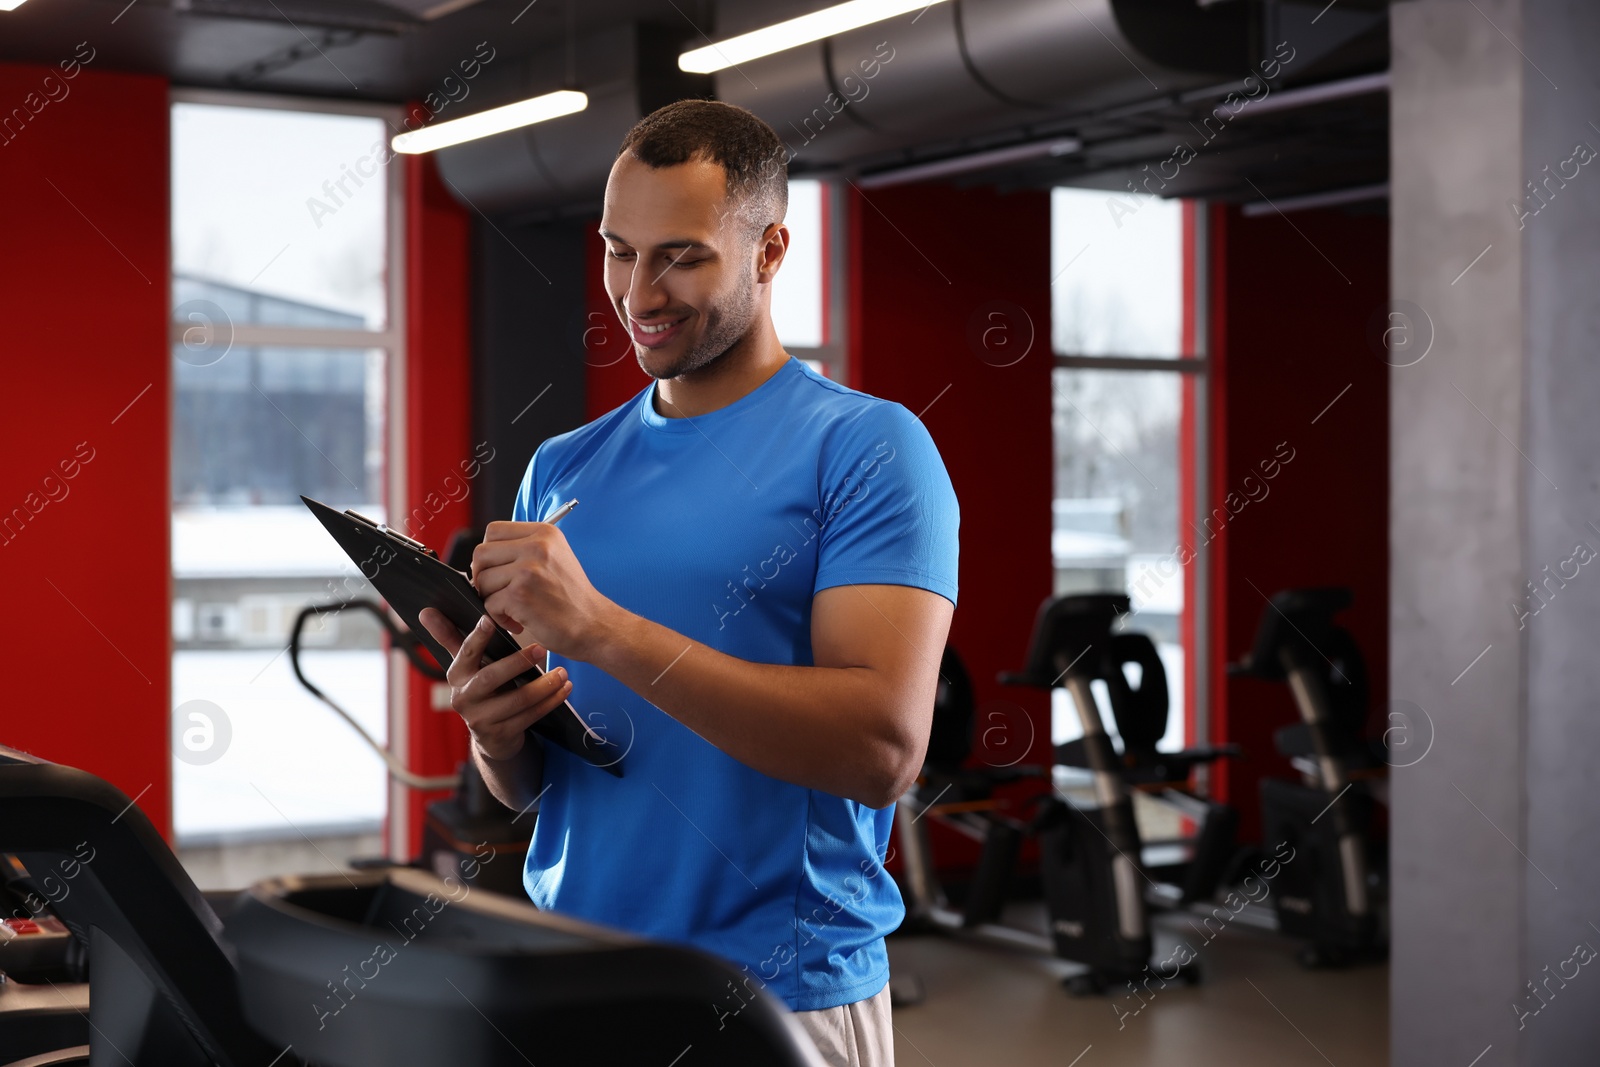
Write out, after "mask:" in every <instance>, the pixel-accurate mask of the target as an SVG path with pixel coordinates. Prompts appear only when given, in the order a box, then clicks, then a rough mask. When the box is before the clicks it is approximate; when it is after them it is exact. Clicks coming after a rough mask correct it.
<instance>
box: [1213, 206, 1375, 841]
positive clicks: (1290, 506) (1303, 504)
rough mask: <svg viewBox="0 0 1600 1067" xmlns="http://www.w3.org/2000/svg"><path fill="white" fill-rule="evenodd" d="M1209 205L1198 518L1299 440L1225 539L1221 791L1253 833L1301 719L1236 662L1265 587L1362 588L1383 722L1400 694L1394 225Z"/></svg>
mask: <svg viewBox="0 0 1600 1067" xmlns="http://www.w3.org/2000/svg"><path fill="white" fill-rule="evenodd" d="M1210 211H1211V244H1210V257H1211V268H1210V280H1211V305H1210V307H1211V321H1210V324H1209V328H1210V352H1211V359H1212V362H1211V368H1212V370H1211V381H1210V386H1211V388H1210V397H1211V407H1210V410H1209V415H1210V419H1211V433H1212V445H1211V466H1210V475H1211V477H1210V498H1211V499H1210V501H1209V504H1205V505H1202V506H1201V507H1200V509H1199V511H1200V516H1199V517H1198V518H1199V520H1200V521H1201V522H1202V523H1203V522H1204V519H1205V515H1206V514H1207V513H1208V512H1210V511H1211V509H1214V508H1218V507H1225V506H1226V504H1227V494H1229V493H1242V490H1241V485H1242V482H1243V479H1244V478H1245V477H1246V476H1247V475H1250V474H1257V476H1259V473H1260V472H1259V466H1258V465H1259V464H1260V463H1261V462H1262V461H1263V460H1270V459H1272V457H1273V454H1274V451H1275V450H1276V449H1277V448H1278V447H1279V444H1280V442H1286V443H1287V448H1288V449H1293V450H1294V458H1293V459H1292V460H1291V461H1290V462H1289V463H1288V464H1286V465H1284V466H1283V467H1282V469H1281V470H1280V471H1279V472H1278V474H1277V477H1275V478H1274V479H1272V480H1271V481H1270V482H1268V483H1266V484H1267V486H1268V487H1269V491H1268V493H1267V495H1266V496H1265V497H1264V498H1262V499H1261V500H1259V501H1257V502H1251V503H1248V504H1245V505H1244V506H1243V507H1242V508H1240V507H1239V505H1238V503H1237V500H1238V498H1237V497H1236V498H1235V502H1234V507H1235V508H1236V509H1237V510H1238V514H1237V515H1235V516H1233V517H1231V518H1230V519H1228V521H1227V522H1226V523H1224V524H1222V525H1221V532H1220V533H1219V534H1217V536H1216V537H1215V539H1214V540H1213V541H1212V544H1211V549H1212V556H1211V560H1212V569H1211V575H1210V577H1211V583H1212V584H1211V588H1212V600H1211V605H1210V618H1209V625H1210V628H1211V633H1212V635H1213V637H1212V639H1213V642H1214V647H1215V661H1214V662H1213V665H1212V672H1211V683H1210V684H1211V694H1212V722H1213V726H1214V735H1213V736H1214V738H1215V739H1216V740H1226V741H1235V742H1238V743H1239V744H1240V745H1242V746H1243V748H1244V753H1245V754H1244V758H1243V759H1241V760H1237V761H1234V762H1233V763H1232V764H1226V763H1225V764H1223V765H1222V768H1223V769H1222V770H1221V772H1220V775H1219V781H1218V788H1219V792H1220V794H1221V796H1222V798H1223V799H1226V800H1228V801H1229V802H1230V803H1233V804H1235V805H1237V806H1238V807H1239V809H1240V814H1241V826H1240V835H1241V838H1242V839H1244V840H1251V839H1254V838H1256V837H1258V836H1259V834H1260V813H1259V803H1258V786H1257V784H1256V782H1257V780H1258V779H1259V778H1261V777H1262V776H1264V775H1271V776H1280V777H1295V776H1296V775H1295V772H1294V771H1293V770H1292V769H1291V768H1290V766H1289V764H1288V761H1287V760H1285V759H1283V758H1282V757H1281V756H1279V755H1278V754H1277V750H1276V749H1275V748H1274V747H1273V743H1272V734H1273V731H1274V730H1276V729H1277V728H1278V727H1280V726H1284V725H1287V724H1288V723H1290V722H1293V721H1295V719H1296V714H1295V710H1294V704H1293V701H1292V699H1291V697H1290V694H1289V689H1288V687H1287V686H1285V685H1281V684H1273V683H1269V682H1262V681H1257V680H1254V679H1248V678H1242V679H1240V678H1235V679H1230V678H1228V677H1227V676H1226V674H1225V672H1224V669H1223V668H1224V665H1225V664H1226V663H1227V662H1228V661H1229V660H1237V659H1239V658H1240V657H1241V656H1243V654H1244V653H1245V652H1246V651H1247V650H1248V648H1249V647H1250V643H1251V641H1252V640H1253V638H1254V636H1255V631H1256V627H1257V624H1258V623H1259V622H1260V619H1261V614H1262V612H1263V611H1266V610H1268V608H1267V602H1266V600H1265V599H1264V596H1271V595H1272V594H1274V593H1275V592H1277V591H1278V590H1280V589H1286V588H1291V587H1294V586H1311V585H1347V586H1350V587H1351V588H1352V589H1353V590H1354V593H1355V601H1354V606H1353V607H1352V608H1351V609H1350V610H1349V611H1347V612H1345V613H1344V614H1343V615H1342V616H1340V618H1339V621H1340V622H1341V623H1342V624H1343V625H1344V626H1345V627H1346V628H1347V629H1349V630H1350V631H1351V632H1352V633H1353V634H1354V635H1355V638H1356V641H1357V642H1358V644H1359V645H1360V646H1361V650H1362V652H1363V653H1364V654H1365V657H1366V661H1367V672H1368V674H1369V676H1370V679H1371V684H1372V706H1373V708H1374V709H1375V711H1374V716H1375V717H1377V718H1379V719H1381V711H1380V710H1376V709H1381V708H1382V707H1383V704H1384V702H1385V700H1386V699H1387V679H1388V676H1389V661H1388V648H1389V632H1388V610H1389V609H1388V597H1389V587H1388V575H1389V561H1388V536H1389V533H1388V531H1389V512H1388V501H1389V435H1388V418H1389V384H1388V383H1389V379H1388V366H1387V364H1385V363H1384V362H1382V361H1381V360H1380V359H1379V358H1377V355H1376V354H1375V353H1374V351H1373V350H1372V349H1371V347H1369V344H1368V339H1367V336H1366V335H1367V330H1368V324H1369V322H1370V321H1371V320H1372V319H1373V317H1374V316H1378V317H1379V318H1380V319H1381V316H1382V313H1383V310H1384V308H1385V306H1386V302H1387V301H1388V296H1389V275H1388V263H1389V251H1388V250H1389V245H1388V240H1389V220H1388V219H1387V217H1384V216H1381V215H1369V216H1353V215H1350V214H1347V213H1346V212H1344V211H1343V210H1341V209H1338V208H1333V209H1325V210H1320V211H1300V212H1296V213H1294V215H1293V216H1292V219H1293V225H1292V226H1291V225H1290V222H1289V219H1288V218H1285V217H1283V216H1280V215H1277V214H1271V215H1263V216H1259V217H1257V218H1245V217H1244V216H1243V215H1241V214H1240V213H1239V211H1238V210H1237V209H1236V208H1230V207H1227V206H1224V205H1214V206H1212V207H1211V208H1210ZM1330 261H1331V262H1330ZM1347 385H1348V386H1350V388H1349V390H1348V391H1347V392H1345V393H1344V395H1343V396H1342V397H1340V396H1339V393H1340V391H1341V390H1344V389H1345V386H1347ZM1335 397H1339V399H1338V401H1337V402H1336V403H1333V406H1332V407H1328V405H1329V404H1330V402H1333V401H1334V398H1335ZM1324 409H1326V410H1324ZM1313 420H1315V422H1313ZM1255 492H1256V493H1257V495H1259V494H1260V490H1259V489H1256V490H1255ZM1211 529H1213V530H1215V529H1217V523H1215V522H1213V524H1212V527H1211ZM1258 590H1259V591H1258Z"/></svg>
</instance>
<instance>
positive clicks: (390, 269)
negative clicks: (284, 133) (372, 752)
mask: <svg viewBox="0 0 1600 1067" xmlns="http://www.w3.org/2000/svg"><path fill="white" fill-rule="evenodd" d="M178 104H205V105H210V106H215V107H250V108H260V109H263V110H271V111H304V112H312V113H317V114H332V115H357V116H361V117H364V118H376V119H380V120H382V122H383V123H384V125H385V126H386V127H387V128H388V131H389V134H390V136H392V135H393V134H394V133H395V132H396V131H398V130H400V129H401V128H402V123H403V122H404V120H405V117H406V109H405V108H404V107H402V106H400V105H398V104H378V103H370V102H366V101H358V100H330V99H325V98H319V97H305V96H294V95H290V94H283V93H255V92H241V91H235V90H228V89H203V88H191V87H185V86H169V87H168V90H167V115H168V118H169V123H170V118H171V115H172V109H173V108H174V107H175V106H176V105H178ZM169 131H170V126H169ZM168 143H169V145H170V143H171V138H170V132H169V138H168ZM403 159H404V157H401V156H393V155H392V156H391V159H390V161H389V163H388V164H385V166H384V183H385V188H384V196H385V210H386V211H387V218H386V227H385V233H384V239H385V242H386V247H385V251H384V269H385V276H384V281H385V289H386V291H385V294H384V295H385V298H386V301H387V304H388V306H387V308H386V314H385V316H384V328H383V329H381V330H368V329H330V328H325V327H304V326H291V325H259V324H254V323H248V324H237V323H236V324H231V330H232V340H233V343H234V344H235V345H239V346H241V347H252V346H254V347H274V348H349V349H353V350H354V349H379V350H381V351H382V352H383V353H384V390H385V404H386V407H387V410H386V412H385V431H384V436H385V441H384V447H385V450H386V454H385V456H384V485H383V493H384V501H383V504H384V510H385V513H386V514H388V515H404V514H406V513H407V512H408V510H409V502H408V500H407V494H406V478H407V467H406V455H407V452H406V440H407V433H408V425H407V419H406V413H407V411H408V409H409V396H408V392H407V389H406V379H407V372H406V368H407V352H406V330H407V321H408V317H409V316H408V308H407V304H406V278H407V272H408V260H407V256H406V173H405V165H404V162H403ZM167 180H168V186H169V193H170V186H171V181H172V176H171V174H170V173H169V174H168V178H167ZM168 226H169V229H170V226H171V220H170V219H169V220H168ZM172 267H173V265H172V257H171V256H170V255H169V256H168V263H167V294H168V304H169V306H168V340H167V350H168V356H169V358H171V356H170V354H171V351H172V348H173V346H175V345H179V344H182V343H183V340H184V331H185V330H186V329H187V328H188V327H187V326H186V325H185V324H183V323H181V322H179V321H177V320H176V319H173V318H172V317H171V313H172V308H171V294H172V278H173V269H172ZM172 388H173V389H175V388H176V384H175V383H174V384H173V386H172ZM167 409H168V411H172V410H175V406H174V398H173V397H172V396H170V395H169V397H168V398H167ZM169 433H170V429H169ZM169 507H170V501H169ZM169 566H170V564H169ZM168 599H169V600H170V599H171V597H170V596H169V597H168ZM168 669H169V670H170V669H171V668H170V665H169V668H168ZM386 671H387V677H388V693H387V699H386V701H385V703H386V706H387V714H386V716H385V717H386V719H387V723H388V731H387V732H388V738H387V744H388V747H389V749H390V751H391V752H393V753H394V755H395V756H396V757H397V758H398V759H399V760H400V762H401V764H402V765H404V766H410V754H409V751H408V748H409V738H410V734H409V729H410V703H411V700H410V684H411V672H410V671H409V670H408V669H407V661H406V659H405V656H404V654H403V653H401V652H400V651H398V650H396V649H394V648H390V649H388V655H387V657H386ZM172 710H173V709H168V715H169V717H170V715H171V714H172ZM385 778H386V787H385V795H386V800H387V804H386V807H387V813H386V816H385V818H384V820H383V826H382V832H383V834H384V838H385V842H386V845H387V847H388V849H389V853H390V855H391V856H397V857H404V856H405V855H406V854H407V852H408V851H409V845H408V837H409V826H408V821H409V820H408V818H407V815H408V811H409V808H408V804H407V800H408V798H407V791H406V787H405V786H403V785H401V784H400V783H398V782H396V781H395V780H394V779H393V778H392V777H390V776H385Z"/></svg>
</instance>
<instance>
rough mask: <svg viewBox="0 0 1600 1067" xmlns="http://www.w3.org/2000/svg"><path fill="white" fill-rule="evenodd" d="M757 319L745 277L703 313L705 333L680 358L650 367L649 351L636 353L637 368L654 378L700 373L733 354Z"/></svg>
mask: <svg viewBox="0 0 1600 1067" xmlns="http://www.w3.org/2000/svg"><path fill="white" fill-rule="evenodd" d="M755 317H756V283H755V279H754V278H750V277H746V279H745V282H744V285H743V286H742V287H741V288H740V289H739V290H738V291H737V292H735V293H734V294H732V295H731V296H730V297H729V298H728V299H727V300H726V301H725V302H723V303H722V304H721V305H720V306H716V307H711V308H708V309H707V310H706V313H705V320H706V328H705V331H704V332H703V333H702V334H701V335H700V337H699V339H698V340H696V341H695V343H694V344H693V345H692V346H691V347H690V348H689V349H688V351H686V352H684V353H683V354H682V355H680V356H678V357H677V358H676V359H675V360H672V361H671V362H670V363H668V364H666V365H665V366H658V367H655V368H653V369H652V368H651V366H650V364H649V363H648V362H646V360H647V359H648V358H649V357H650V356H651V355H653V353H651V352H650V351H649V350H648V349H647V350H645V351H642V352H641V351H637V349H636V350H635V351H636V355H637V357H638V360H639V366H640V368H642V369H643V370H644V372H645V373H646V374H648V375H650V377H652V378H655V379H658V380H660V379H666V378H678V377H682V376H683V375H685V374H693V373H694V372H695V371H698V370H703V369H704V368H706V367H709V366H711V365H712V364H714V363H716V362H717V361H718V360H720V359H721V358H722V357H723V356H726V355H727V354H728V353H729V352H730V351H732V350H733V349H734V348H735V347H737V346H738V344H739V343H740V342H741V341H743V340H744V339H745V337H746V336H748V335H749V333H750V327H751V324H752V323H754V321H755Z"/></svg>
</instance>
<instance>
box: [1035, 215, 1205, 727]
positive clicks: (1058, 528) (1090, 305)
mask: <svg viewBox="0 0 1600 1067" xmlns="http://www.w3.org/2000/svg"><path fill="white" fill-rule="evenodd" d="M1184 225H1185V222H1184V205H1183V204H1182V203H1181V202H1178V201H1165V200H1161V199H1159V198H1157V197H1150V196H1136V195H1134V194H1132V193H1119V194H1107V193H1105V192H1103V191H1091V190H1082V189H1066V188H1060V189H1055V190H1054V191H1053V192H1052V195H1051V259H1052V264H1051V276H1052V278H1053V282H1052V284H1051V298H1052V323H1051V336H1052V341H1053V345H1054V349H1055V354H1056V368H1055V370H1054V372H1053V375H1054V377H1053V382H1052V392H1053V400H1054V404H1053V409H1054V418H1053V422H1054V437H1055V500H1054V523H1053V529H1052V531H1051V549H1052V554H1053V556H1054V563H1055V592H1056V593H1057V594H1058V595H1060V594H1066V593H1084V592H1117V593H1126V594H1127V595H1128V596H1129V598H1130V600H1131V601H1132V605H1133V614H1132V615H1131V616H1130V617H1129V618H1128V619H1127V620H1126V622H1125V628H1126V629H1132V630H1139V631H1142V632H1145V633H1147V634H1149V635H1150V636H1151V638H1152V639H1153V640H1154V641H1155V642H1156V645H1157V648H1158V650H1159V651H1160V654H1161V660H1162V664H1163V665H1164V666H1165V667H1166V671H1167V681H1168V686H1169V690H1170V693H1171V704H1170V707H1169V712H1168V719H1167V732H1166V735H1165V736H1164V737H1163V739H1162V741H1161V743H1160V746H1159V747H1161V748H1162V749H1167V750H1171V749H1179V748H1182V747H1184V746H1185V745H1186V744H1188V743H1191V742H1192V741H1193V738H1191V737H1189V736H1187V731H1186V728H1185V723H1186V718H1187V716H1186V709H1185V706H1184V702H1185V699H1186V691H1187V690H1188V688H1189V687H1186V685H1185V679H1186V677H1187V674H1186V672H1189V671H1191V670H1193V669H1194V668H1195V667H1196V666H1197V665H1198V657H1197V656H1196V655H1195V650H1193V649H1189V648H1186V647H1184V644H1183V642H1182V636H1181V635H1182V633H1183V628H1182V626H1181V625H1180V623H1181V620H1182V618H1183V616H1184V614H1185V612H1186V611H1192V610H1193V605H1189V604H1187V603H1186V602H1185V596H1184V589H1185V581H1184V567H1183V566H1182V562H1181V561H1182V559H1185V558H1188V554H1187V553H1186V552H1184V551H1183V550H1182V549H1181V548H1180V542H1182V543H1183V544H1188V543H1189V540H1188V539H1186V538H1185V537H1184V535H1183V533H1182V530H1183V522H1182V519H1181V516H1182V515H1183V514H1184V513H1185V501H1186V500H1187V499H1192V494H1193V491H1194V479H1195V477H1196V476H1197V474H1198V467H1197V465H1196V463H1195V461H1194V456H1195V455H1196V454H1197V451H1198V450H1197V448H1196V444H1197V441H1196V440H1195V434H1196V429H1195V427H1196V420H1195V419H1194V418H1193V414H1192V413H1193V411H1194V399H1193V398H1194V390H1195V388H1196V385H1197V384H1201V383H1203V370H1204V362H1203V360H1201V359H1199V358H1196V353H1194V352H1192V351H1188V350H1186V346H1185V344H1184V337H1185V330H1184V316H1185V309H1184V304H1183V291H1184V278H1185V273H1186V272H1187V271H1191V270H1192V269H1193V268H1192V265H1191V264H1187V263H1185V260H1184V248H1185V241H1184ZM1191 276H1193V275H1191ZM1190 563H1191V565H1193V564H1194V561H1193V560H1191V561H1190ZM1096 689H1097V693H1098V696H1099V698H1100V700H1101V701H1102V707H1106V705H1105V703H1104V701H1105V699H1106V694H1105V693H1104V691H1103V687H1102V686H1101V685H1100V683H1096ZM1192 691H1193V692H1196V693H1200V692H1203V687H1202V686H1201V685H1199V684H1198V681H1196V684H1194V685H1193V687H1192ZM1201 710H1202V709H1198V708H1197V709H1194V711H1195V712H1197V713H1198V712H1200V711H1201ZM1195 719H1196V733H1197V734H1201V735H1203V731H1204V726H1203V715H1199V714H1197V715H1196V716H1195ZM1051 721H1052V728H1051V734H1052V737H1053V740H1054V741H1055V743H1057V744H1059V743H1061V742H1063V741H1069V740H1072V739H1073V738H1076V737H1078V736H1080V735H1081V733H1082V729H1081V726H1080V725H1079V721H1078V717H1077V713H1076V711H1075V710H1074V708H1073V705H1072V701H1071V698H1070V697H1069V696H1068V695H1067V694H1066V693H1065V692H1064V691H1062V690H1056V691H1055V693H1054V704H1053V707H1052V715H1051ZM1106 725H1107V728H1108V729H1109V730H1110V731H1111V732H1112V733H1113V735H1114V734H1115V723H1113V722H1107V724H1106Z"/></svg>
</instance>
